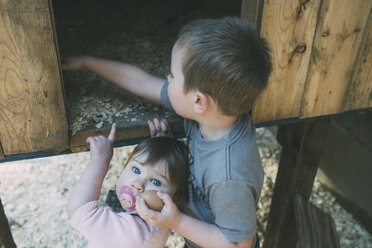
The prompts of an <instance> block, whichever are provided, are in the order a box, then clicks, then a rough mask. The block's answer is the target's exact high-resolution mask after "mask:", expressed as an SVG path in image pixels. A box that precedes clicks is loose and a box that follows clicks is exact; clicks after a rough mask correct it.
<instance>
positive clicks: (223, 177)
mask: <svg viewBox="0 0 372 248" xmlns="http://www.w3.org/2000/svg"><path fill="white" fill-rule="evenodd" d="M167 89H168V82H166V83H165V84H164V85H163V88H162V91H161V100H162V102H163V104H164V105H165V106H166V107H168V108H170V109H172V110H173V108H172V106H171V103H170V101H169V97H168V92H167ZM184 128H185V133H186V142H187V145H188V149H189V160H190V161H189V162H190V177H191V182H190V183H189V208H190V210H191V211H192V213H187V214H191V215H192V216H193V217H196V218H198V219H200V220H202V221H204V222H208V223H211V224H216V225H217V226H218V227H219V228H220V229H221V230H222V232H223V233H224V234H225V236H226V237H227V238H228V240H229V241H230V242H239V241H246V240H248V239H249V238H251V237H253V236H254V235H255V234H256V232H257V228H256V225H257V223H256V208H257V202H258V199H259V196H260V194H261V189H262V184H263V179H264V171H263V168H262V164H261V159H260V156H259V152H258V148H257V146H256V143H255V128H254V125H253V122H252V121H251V120H250V118H249V115H248V114H246V115H243V116H241V117H240V118H239V119H238V120H237V121H236V123H235V124H234V126H233V128H232V130H231V131H230V132H229V133H228V134H227V135H225V136H224V137H222V138H220V139H217V140H208V139H205V138H203V137H202V135H201V133H200V129H199V125H198V123H197V122H195V121H192V120H188V119H185V120H184ZM187 243H188V245H189V246H190V247H198V246H196V245H195V244H192V243H191V242H190V241H187Z"/></svg>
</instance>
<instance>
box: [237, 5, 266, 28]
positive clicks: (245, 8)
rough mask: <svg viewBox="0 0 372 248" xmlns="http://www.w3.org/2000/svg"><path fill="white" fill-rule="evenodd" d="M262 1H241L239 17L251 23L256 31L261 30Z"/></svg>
mask: <svg viewBox="0 0 372 248" xmlns="http://www.w3.org/2000/svg"><path fill="white" fill-rule="evenodd" d="M263 3H264V1H263V0H243V1H242V9H241V17H242V18H243V19H245V20H247V21H249V22H250V23H252V24H253V25H254V26H255V27H256V29H257V30H258V31H260V30H261V18H262V8H263Z"/></svg>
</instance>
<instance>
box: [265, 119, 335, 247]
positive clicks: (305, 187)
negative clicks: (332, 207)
mask: <svg viewBox="0 0 372 248" xmlns="http://www.w3.org/2000/svg"><path fill="white" fill-rule="evenodd" d="M328 126H329V119H322V120H317V121H312V122H304V123H297V124H291V125H286V126H280V133H281V135H280V137H281V139H282V140H281V143H282V145H283V149H282V152H281V157H280V162H279V169H278V173H277V176H276V180H275V187H274V194H273V197H272V202H271V206H270V213H269V216H268V221H267V226H266V231H265V242H264V245H263V247H264V248H272V247H287V248H294V247H296V242H297V237H296V225H295V219H294V208H293V204H292V197H293V193H296V192H297V193H300V194H301V195H302V196H304V197H305V198H306V199H308V198H309V197H310V193H311V190H312V187H313V183H314V178H315V175H316V172H317V169H318V167H319V161H320V155H321V152H322V148H323V144H324V142H325V139H326V137H327V135H326V134H327V130H328ZM288 234H290V235H288Z"/></svg>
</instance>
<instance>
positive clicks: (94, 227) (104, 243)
mask: <svg viewBox="0 0 372 248" xmlns="http://www.w3.org/2000/svg"><path fill="white" fill-rule="evenodd" d="M71 224H72V226H73V227H74V228H76V229H77V230H78V231H79V232H81V233H82V234H83V235H84V236H85V237H86V238H87V239H88V240H89V244H88V247H91V248H93V247H99V248H105V247H108V248H116V247H118V248H119V247H120V248H123V247H144V248H145V247H151V248H157V247H159V248H160V247H161V248H163V247H164V246H165V243H166V241H167V239H168V236H169V230H168V229H164V228H158V227H155V226H152V225H150V224H149V223H147V222H146V221H144V220H143V219H141V218H140V217H138V216H136V215H130V214H126V213H116V212H113V211H112V209H111V208H108V207H106V208H100V207H98V201H91V202H87V203H86V204H84V205H83V206H81V207H80V208H79V209H77V210H76V211H75V212H74V214H73V215H72V216H71Z"/></svg>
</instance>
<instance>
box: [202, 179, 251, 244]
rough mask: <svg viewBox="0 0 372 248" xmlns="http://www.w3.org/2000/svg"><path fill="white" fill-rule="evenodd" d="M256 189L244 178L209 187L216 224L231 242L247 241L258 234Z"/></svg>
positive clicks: (210, 202) (208, 192)
mask: <svg viewBox="0 0 372 248" xmlns="http://www.w3.org/2000/svg"><path fill="white" fill-rule="evenodd" d="M255 191H256V190H255V187H254V186H253V185H251V184H250V183H249V182H248V181H244V180H228V181H225V182H223V183H218V184H214V185H211V186H210V187H209V188H208V191H207V195H208V198H209V205H210V207H211V210H212V212H213V214H214V216H215V218H216V219H215V224H216V225H217V226H219V227H220V229H221V230H222V232H223V233H224V234H225V235H226V237H227V238H228V240H230V241H231V242H241V241H246V240H248V239H249V238H250V237H253V236H254V235H256V232H257V230H256V229H257V227H256V226H257V225H256V209H255V206H256V197H255V193H256V192H255ZM248 208H253V209H248Z"/></svg>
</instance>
